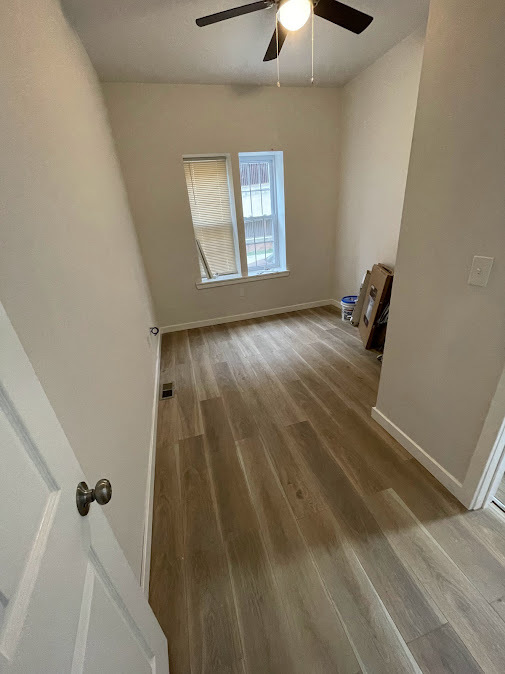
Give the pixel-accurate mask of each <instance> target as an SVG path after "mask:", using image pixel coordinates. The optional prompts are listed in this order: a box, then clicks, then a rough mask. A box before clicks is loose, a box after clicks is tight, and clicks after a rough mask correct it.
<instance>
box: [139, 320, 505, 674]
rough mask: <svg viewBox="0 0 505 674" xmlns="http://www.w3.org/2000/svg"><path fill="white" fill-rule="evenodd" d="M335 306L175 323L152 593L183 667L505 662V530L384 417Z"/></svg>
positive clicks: (465, 666)
mask: <svg viewBox="0 0 505 674" xmlns="http://www.w3.org/2000/svg"><path fill="white" fill-rule="evenodd" d="M379 367H380V366H379V364H378V362H377V360H376V358H375V354H373V353H370V352H366V351H364V349H363V347H362V345H361V341H360V340H359V338H358V336H357V331H356V330H355V329H354V328H352V327H351V326H350V325H347V324H343V323H342V322H341V320H340V318H339V316H338V315H337V314H336V312H335V311H334V310H333V309H332V308H331V307H324V308H318V309H310V310H306V311H300V312H293V313H289V314H282V315H279V316H273V317H268V318H260V319H256V320H250V321H242V322H240V323H231V324H227V325H218V326H213V327H208V328H200V329H195V330H189V331H183V332H176V333H172V334H167V335H164V337H163V342H162V362H161V380H162V382H168V381H172V382H174V384H175V397H174V398H173V399H171V400H166V401H163V402H160V403H159V415H158V441H157V456H156V477H155V494H154V524H153V541H152V562H151V584H150V602H151V605H152V607H153V609H154V612H155V613H156V615H157V617H158V619H159V621H160V624H161V626H162V628H163V630H164V631H165V634H166V636H167V639H168V645H169V657H170V672H171V674H189V673H191V674H197V673H198V674H200V673H202V672H210V673H212V674H221V673H225V672H240V673H241V674H246V673H247V674H249V673H250V674H252V673H255V674H267V673H268V672H275V673H276V674H283V673H289V674H291V673H297V672H299V673H301V674H315V673H321V674H322V673H324V674H326V673H333V672H342V673H343V674H358V673H359V672H363V673H365V672H370V673H373V674H382V673H383V674H395V673H397V672H424V673H427V674H435V673H436V674H440V673H442V672H451V673H453V674H469V673H476V672H490V673H491V672H493V673H495V674H503V673H504V672H505V622H504V620H505V526H504V519H503V516H502V514H501V513H500V512H499V511H497V509H496V510H495V509H494V508H492V509H487V510H483V511H477V512H466V511H465V510H464V509H463V507H462V506H460V505H459V503H458V502H457V501H456V500H455V499H454V498H453V497H452V496H451V495H450V494H449V493H448V492H447V491H446V490H445V489H444V488H443V487H441V486H440V485H439V484H438V483H437V482H436V481H435V480H434V478H432V477H431V476H430V475H429V474H428V473H427V472H426V471H425V470H424V469H423V468H422V467H421V466H420V465H419V464H418V463H417V462H416V461H415V460H414V459H412V458H410V456H409V455H408V454H407V453H406V452H405V451H404V450H403V449H402V448H401V447H400V446H399V445H398V444H397V443H396V442H395V441H394V440H393V439H392V438H391V437H390V436H389V435H388V434H387V433H386V432H385V431H383V429H381V428H380V427H379V426H378V425H377V424H376V423H375V422H374V421H373V420H372V419H371V417H370V409H371V406H372V405H373V404H374V403H375V398H376V393H377V386H378V381H379V372H380V369H379Z"/></svg>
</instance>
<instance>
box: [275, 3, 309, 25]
mask: <svg viewBox="0 0 505 674" xmlns="http://www.w3.org/2000/svg"><path fill="white" fill-rule="evenodd" d="M311 11H312V3H311V2H310V0H286V1H285V2H283V3H282V4H281V6H280V7H279V21H280V22H281V23H282V25H283V26H284V28H285V29H286V30H290V31H295V30H299V29H300V28H301V27H302V26H304V25H305V24H306V23H307V21H308V19H309V16H310V13H311Z"/></svg>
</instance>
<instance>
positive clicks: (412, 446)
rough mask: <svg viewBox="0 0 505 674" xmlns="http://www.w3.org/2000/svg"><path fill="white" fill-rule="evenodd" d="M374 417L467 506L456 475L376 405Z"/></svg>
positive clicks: (373, 412)
mask: <svg viewBox="0 0 505 674" xmlns="http://www.w3.org/2000/svg"><path fill="white" fill-rule="evenodd" d="M372 419H375V421H376V422H377V423H378V424H379V425H380V426H382V428H383V429H384V430H385V431H387V432H388V433H389V435H391V436H392V437H393V438H394V439H395V440H397V441H398V442H399V443H400V445H401V446H402V447H403V448H404V449H406V450H407V452H409V454H412V456H413V457H414V458H415V459H417V460H418V461H419V463H420V464H422V465H423V466H424V467H425V468H426V470H428V471H429V472H430V473H431V474H432V475H433V476H434V477H436V478H437V480H438V481H439V482H441V483H442V484H443V485H444V487H446V488H447V489H448V490H449V491H450V492H451V494H453V495H454V496H455V497H456V498H457V499H458V500H459V501H461V502H462V503H463V505H465V506H466V507H468V505H467V504H466V503H464V500H465V499H464V494H463V485H462V483H461V482H460V481H459V480H457V479H456V478H455V477H454V475H451V473H449V472H448V471H447V470H446V469H445V468H444V467H443V466H441V465H440V464H439V463H437V461H435V459H433V458H432V457H431V456H430V455H429V454H427V453H426V452H425V451H424V449H423V448H422V447H420V446H419V445H418V444H417V443H416V442H414V440H412V438H410V437H409V436H408V435H407V434H406V433H404V432H403V431H402V430H401V428H398V426H397V425H396V424H394V423H393V422H392V421H391V420H390V419H388V417H386V415H385V414H383V413H382V412H381V411H380V410H378V409H377V408H376V407H372Z"/></svg>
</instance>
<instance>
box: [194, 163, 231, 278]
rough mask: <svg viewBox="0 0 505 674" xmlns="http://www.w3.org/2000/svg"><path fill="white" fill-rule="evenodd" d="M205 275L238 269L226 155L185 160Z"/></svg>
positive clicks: (201, 262)
mask: <svg viewBox="0 0 505 674" xmlns="http://www.w3.org/2000/svg"><path fill="white" fill-rule="evenodd" d="M184 173H185V176H186V186H187V188H188V196H189V205H190V208H191V217H192V219H193V227H194V230H195V239H196V246H197V250H198V259H199V262H200V271H201V274H202V278H207V279H211V278H216V277H217V276H226V275H229V274H236V273H237V271H238V265H237V255H236V247H235V234H234V225H233V217H232V206H231V202H230V188H229V179H228V162H227V159H226V157H202V158H194V159H193V158H192V159H185V160H184Z"/></svg>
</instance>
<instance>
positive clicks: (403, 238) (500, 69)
mask: <svg viewBox="0 0 505 674" xmlns="http://www.w3.org/2000/svg"><path fill="white" fill-rule="evenodd" d="M504 25H505V3H504V2H503V0H432V2H431V10H430V18H429V22H428V31H427V36H426V43H425V49H424V61H423V68H422V74H421V84H420V90H419V104H418V110H417V115H416V122H415V128H414V137H413V143H412V153H411V159H410V168H409V175H408V181H407V190H406V195H405V207H404V213H403V221H402V228H401V233H400V242H399V249H398V259H397V268H396V270H397V273H396V278H395V283H394V286H393V297H392V306H391V316H390V325H389V330H388V341H387V344H386V352H385V358H384V366H383V371H382V377H381V382H380V390H379V397H378V403H377V407H378V409H379V410H380V411H381V412H382V413H383V414H384V415H386V416H387V417H388V418H389V419H390V420H391V421H392V422H393V423H394V424H396V425H397V426H398V427H399V428H400V429H401V430H402V431H403V432H404V433H406V434H407V435H408V436H410V438H412V439H413V440H414V441H415V442H416V443H417V444H418V445H419V446H420V447H421V448H422V449H423V450H424V451H425V452H426V453H427V454H428V455H429V456H430V457H431V458H432V459H433V460H435V461H437V462H438V463H439V464H440V465H441V466H442V467H443V468H445V469H446V470H447V471H448V472H449V473H451V474H452V475H453V476H454V477H455V478H456V479H458V480H460V481H462V480H463V478H464V476H465V474H466V472H467V468H468V465H469V461H470V458H471V456H472V454H473V452H474V449H475V447H476V444H477V440H478V438H479V434H480V431H481V429H482V425H483V422H484V419H485V417H486V413H487V411H488V408H489V404H490V401H491V399H492V397H493V394H494V392H495V389H496V386H497V383H498V380H499V377H500V374H501V372H502V370H503V366H504V361H505V264H504V262H505V189H504V178H505V133H504V124H505V84H504V83H505V40H504V39H503V26H504ZM476 254H477V255H490V256H494V257H495V263H494V267H493V269H492V272H491V277H490V281H489V285H488V286H487V287H486V288H479V287H474V286H469V285H467V277H468V273H469V270H470V266H471V262H472V256H473V255H476Z"/></svg>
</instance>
